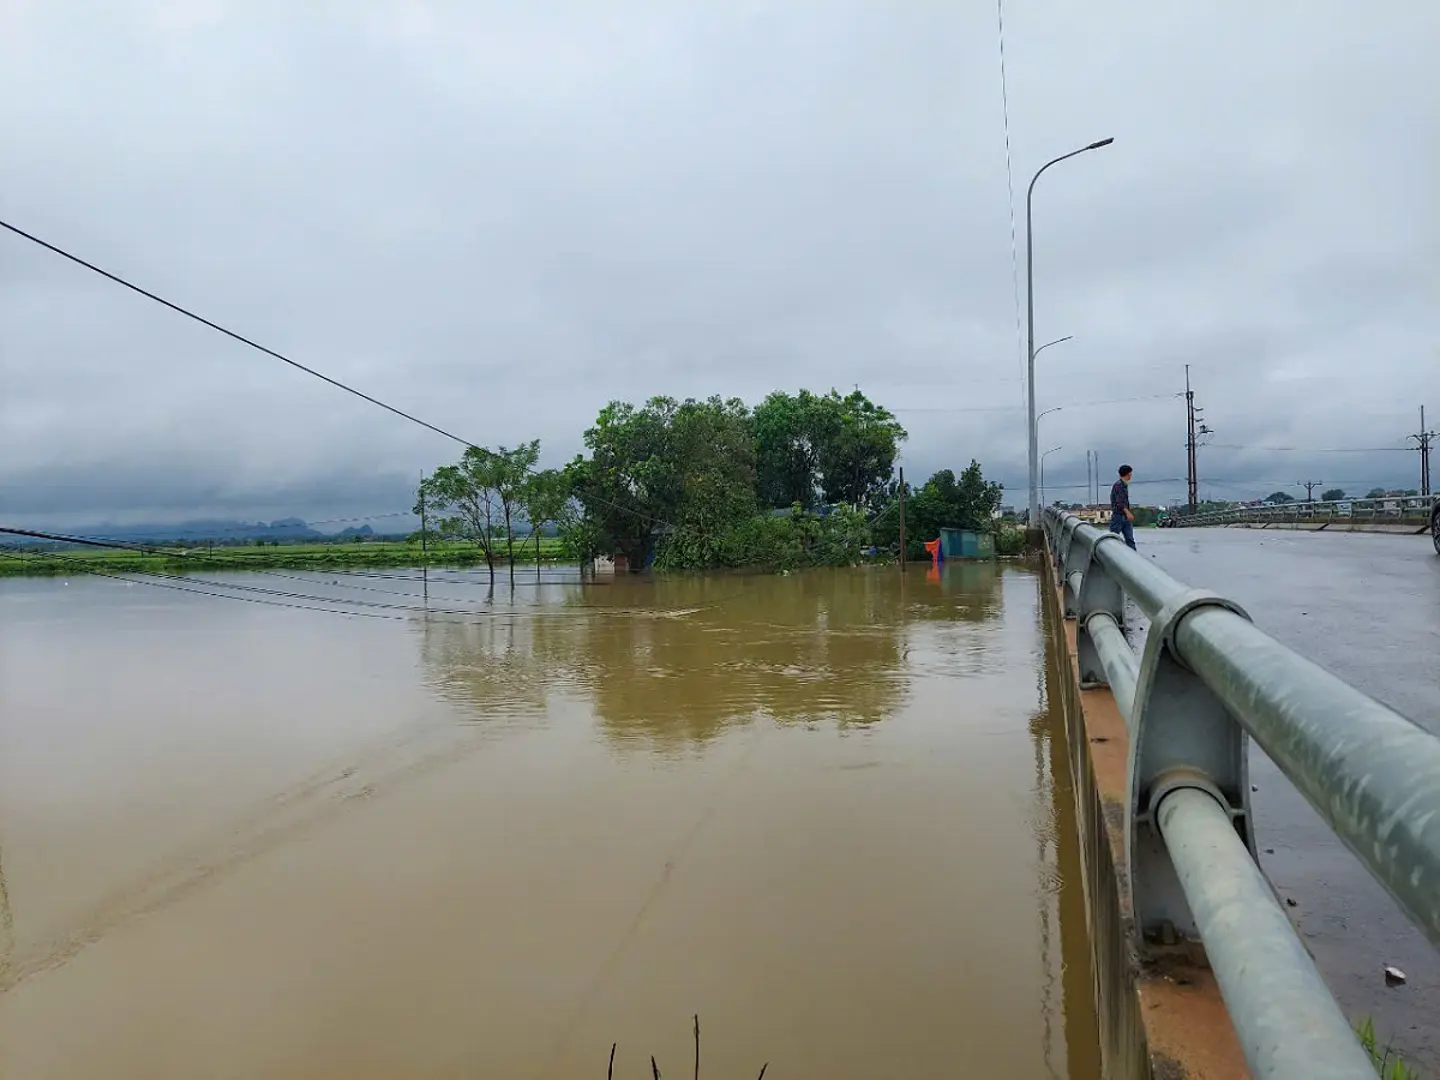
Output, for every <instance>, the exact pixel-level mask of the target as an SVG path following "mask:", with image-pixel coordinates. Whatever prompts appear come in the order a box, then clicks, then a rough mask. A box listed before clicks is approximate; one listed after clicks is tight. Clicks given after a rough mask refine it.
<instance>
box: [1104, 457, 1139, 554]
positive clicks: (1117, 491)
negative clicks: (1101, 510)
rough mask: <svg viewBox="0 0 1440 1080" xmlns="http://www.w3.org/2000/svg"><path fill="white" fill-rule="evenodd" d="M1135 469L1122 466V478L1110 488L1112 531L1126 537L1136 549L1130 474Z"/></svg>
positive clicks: (1132, 547)
mask: <svg viewBox="0 0 1440 1080" xmlns="http://www.w3.org/2000/svg"><path fill="white" fill-rule="evenodd" d="M1134 471H1135V470H1134V469H1132V468H1130V466H1129V465H1121V466H1120V479H1119V480H1116V481H1115V484H1114V486H1113V487H1111V488H1110V531H1111V532H1112V533H1119V534H1120V535H1121V536H1123V537H1125V543H1127V544H1129V545H1130V549H1131V550H1132V551H1133V550H1134V549H1135V514H1134V512H1133V511H1132V510H1131V509H1130V476H1131V474H1132V473H1133V472H1134Z"/></svg>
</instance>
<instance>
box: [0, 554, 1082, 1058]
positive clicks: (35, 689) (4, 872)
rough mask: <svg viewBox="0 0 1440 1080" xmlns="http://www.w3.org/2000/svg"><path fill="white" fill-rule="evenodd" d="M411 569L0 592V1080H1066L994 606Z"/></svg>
mask: <svg viewBox="0 0 1440 1080" xmlns="http://www.w3.org/2000/svg"><path fill="white" fill-rule="evenodd" d="M298 576H299V577H301V578H303V583H301V582H296V581H289V582H285V581H279V580H275V579H274V578H273V577H272V576H263V575H260V576H251V577H245V578H243V579H242V578H239V577H230V578H226V579H223V580H227V581H231V582H244V583H248V584H251V585H256V586H261V587H266V588H275V589H282V590H288V591H294V592H304V593H315V594H321V593H323V594H326V595H333V596H337V597H349V598H351V599H364V600H366V601H367V602H370V603H379V604H387V603H388V604H395V605H410V604H415V603H418V601H417V600H415V599H412V598H411V597H410V596H408V595H406V594H409V593H411V592H418V587H417V585H416V583H415V582H412V581H409V580H407V579H406V578H405V575H404V574H403V573H402V574H396V575H393V576H383V577H367V578H360V577H338V576H334V575H330V576H323V577H322V576H314V577H311V576H308V575H298ZM436 577H437V580H433V581H432V583H431V587H430V593H431V603H432V605H433V606H434V607H441V608H445V609H446V613H445V614H435V615H430V616H428V617H426V616H423V615H420V614H416V613H413V612H406V611H397V610H395V609H393V608H386V607H379V608H368V609H360V610H365V611H366V612H367V613H368V614H370V615H371V616H372V617H369V618H344V617H340V616H338V615H335V614H333V613H318V612H313V611H300V610H291V609H287V608H280V607H274V606H267V605H265V604H256V603H241V602H238V601H237V600H236V599H233V598H232V599H218V598H210V597H202V596H196V595H193V594H187V593H178V592H174V591H166V590H162V589H158V588H147V587H144V586H142V585H127V584H125V583H122V582H118V581H113V580H74V581H71V582H68V583H65V582H61V581H14V580H12V581H6V582H0V1075H3V1076H4V1077H6V1078H7V1080H29V1078H35V1077H47V1078H49V1077H64V1078H69V1077H87V1078H88V1077H119V1078H127V1080H128V1078H140V1077H144V1078H147V1080H153V1078H157V1077H186V1078H190V1077H198V1076H204V1077H217V1078H218V1077H235V1078H241V1077H245V1078H254V1077H281V1078H301V1077H304V1078H339V1077H344V1078H347V1080H367V1078H372V1077H373V1078H380V1077H385V1078H400V1077H433V1078H442V1077H443V1078H451V1077H455V1078H459V1077H467V1078H469V1077H505V1078H508V1077H517V1078H532V1077H533V1078H542V1077H543V1078H555V1080H569V1078H575V1080H580V1078H587V1080H589V1078H600V1077H603V1076H604V1075H605V1069H606V1060H607V1057H608V1055H609V1052H610V1046H611V1043H612V1042H618V1044H619V1048H618V1051H617V1054H616V1059H615V1076H616V1077H627V1078H628V1077H636V1078H638V1077H641V1076H649V1075H650V1073H649V1069H650V1065H649V1055H651V1054H654V1055H655V1056H656V1058H657V1060H658V1062H659V1065H660V1069H661V1071H662V1074H663V1075H665V1076H679V1075H681V1074H682V1073H683V1074H684V1075H686V1076H689V1075H690V1070H691V1069H692V1067H693V1061H692V1055H693V1044H692V1035H691V1016H692V1014H694V1013H698V1014H699V1016H700V1024H701V1030H702V1051H703V1055H702V1056H703V1062H702V1075H704V1076H709V1077H736V1078H744V1077H754V1076H755V1075H756V1074H757V1073H758V1072H759V1070H760V1067H761V1065H762V1064H763V1063H765V1062H767V1061H768V1062H769V1063H770V1066H769V1071H768V1073H767V1074H766V1075H767V1076H768V1077H771V1078H773V1080H796V1078H805V1080H820V1078H825V1080H847V1078H856V1080H859V1078H867V1080H870V1078H876V1077H899V1076H907V1077H986V1078H993V1077H1004V1078H1029V1077H1035V1078H1061V1077H1074V1078H1075V1080H1094V1078H1095V1077H1096V1076H1097V1075H1098V1068H1097V1064H1096V1049H1095V1033H1094V1017H1093V1013H1092V1011H1091V1007H1090V990H1091V983H1090V978H1091V976H1090V971H1089V964H1088V945H1087V943H1086V938H1085V928H1084V917H1085V916H1084V903H1083V898H1082V897H1081V894H1080V892H1079V876H1078V856H1077V853H1076V850H1075V837H1074V823H1073V817H1072V815H1071V813H1070V800H1069V795H1068V792H1067V791H1066V790H1065V787H1064V785H1065V784H1066V783H1067V780H1066V778H1065V777H1064V776H1063V764H1062V763H1063V761H1064V760H1065V757H1064V749H1063V747H1062V746H1059V745H1057V743H1056V740H1057V738H1063V730H1062V728H1061V726H1060V724H1059V722H1058V719H1057V718H1056V717H1053V716H1052V715H1051V713H1050V711H1049V706H1048V704H1047V702H1048V700H1049V697H1050V695H1049V694H1048V693H1047V687H1046V681H1047V673H1046V665H1045V660H1044V650H1043V637H1042V628H1041V626H1040V619H1041V614H1040V606H1039V596H1038V589H1037V581H1036V578H1035V575H1034V574H1033V573H1031V572H1030V571H1028V570H1026V569H1024V568H1020V567H996V566H984V565H967V566H953V567H950V568H947V570H946V571H945V573H944V574H943V575H942V576H939V577H936V576H933V575H927V574H926V573H924V570H923V568H918V569H917V570H916V572H912V573H910V574H908V575H906V576H905V577H904V578H903V579H902V577H901V576H900V575H899V574H898V573H897V572H896V571H895V570H894V569H893V568H891V569H868V570H854V571H835V572H815V573H805V574H796V575H792V576H788V577H779V576H764V577H729V578H684V579H665V580H659V581H654V582H651V581H648V580H638V579H637V580H629V579H626V580H621V581H618V582H614V583H610V584H602V583H595V584H588V585H587V584H581V583H579V582H578V581H576V580H574V579H573V574H566V573H565V572H563V571H562V572H547V577H546V579H545V581H544V582H543V583H542V584H539V585H537V584H536V583H535V581H534V579H533V578H530V579H526V578H524V577H522V578H521V580H520V584H519V586H518V587H517V588H515V590H514V591H513V594H512V593H511V591H510V590H509V588H508V587H507V586H504V585H502V586H501V587H499V588H498V589H497V590H496V592H495V594H494V597H493V599H492V600H488V601H487V599H486V592H485V590H484V589H483V588H479V587H478V586H477V584H476V582H477V579H476V577H475V576H474V575H470V574H458V573H451V574H441V575H437V576H436ZM362 590H364V591H362ZM241 595H249V596H252V597H255V596H257V594H254V593H250V594H244V593H235V594H234V596H241ZM261 595H263V594H261ZM1053 677H1054V675H1053V673H1051V674H1050V675H1049V676H1048V678H1053ZM1057 768H1058V769H1059V770H1061V772H1060V774H1058V775H1057Z"/></svg>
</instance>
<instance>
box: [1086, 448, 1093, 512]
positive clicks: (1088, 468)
mask: <svg viewBox="0 0 1440 1080" xmlns="http://www.w3.org/2000/svg"><path fill="white" fill-rule="evenodd" d="M1091 453H1092V451H1090V450H1086V451H1085V505H1086V506H1089V505H1091V503H1090V489H1091V487H1092V484H1091V480H1092V477H1091V474H1090V454H1091Z"/></svg>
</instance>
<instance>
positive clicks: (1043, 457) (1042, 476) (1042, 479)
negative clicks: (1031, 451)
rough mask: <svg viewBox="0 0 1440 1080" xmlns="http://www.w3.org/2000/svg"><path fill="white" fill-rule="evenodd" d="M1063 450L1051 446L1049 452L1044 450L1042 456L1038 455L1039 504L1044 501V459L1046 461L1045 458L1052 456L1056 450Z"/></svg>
mask: <svg viewBox="0 0 1440 1080" xmlns="http://www.w3.org/2000/svg"><path fill="white" fill-rule="evenodd" d="M1064 449H1065V448H1064V447H1063V446H1052V447H1051V448H1050V449H1049V450H1046V451H1045V453H1043V454H1041V455H1040V501H1041V502H1044V501H1045V459H1046V458H1047V457H1049V456H1050V455H1051V454H1053V453H1054V452H1055V451H1056V450H1064Z"/></svg>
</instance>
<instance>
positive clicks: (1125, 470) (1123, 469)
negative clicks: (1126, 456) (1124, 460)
mask: <svg viewBox="0 0 1440 1080" xmlns="http://www.w3.org/2000/svg"><path fill="white" fill-rule="evenodd" d="M1134 471H1135V470H1134V469H1132V468H1130V466H1129V465H1121V466H1120V475H1121V476H1129V475H1130V474H1131V473H1132V472H1134Z"/></svg>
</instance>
